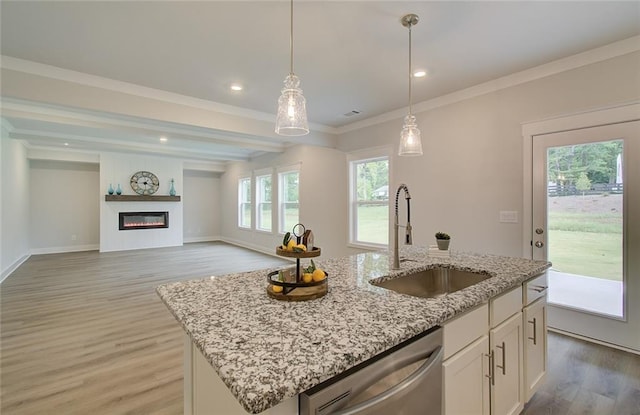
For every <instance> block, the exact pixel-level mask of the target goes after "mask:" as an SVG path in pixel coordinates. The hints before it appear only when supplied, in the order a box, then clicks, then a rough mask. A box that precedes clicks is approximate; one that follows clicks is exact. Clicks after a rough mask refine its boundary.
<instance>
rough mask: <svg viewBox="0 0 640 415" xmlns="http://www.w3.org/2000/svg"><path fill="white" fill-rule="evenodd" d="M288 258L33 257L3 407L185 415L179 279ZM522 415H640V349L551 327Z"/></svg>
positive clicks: (13, 315) (17, 286)
mask: <svg viewBox="0 0 640 415" xmlns="http://www.w3.org/2000/svg"><path fill="white" fill-rule="evenodd" d="M283 264H290V263H288V262H286V261H285V260H283V259H279V258H276V257H271V256H268V255H263V254H260V253H256V252H252V251H249V250H244V249H242V248H238V247H234V246H231V245H227V244H223V243H198V244H187V245H185V246H183V247H176V248H162V249H147V250H138V251H127V252H114V253H103V254H100V253H98V252H79V253H68V254H53V255H37V256H33V257H31V258H30V259H29V260H28V261H27V262H25V263H24V264H23V265H22V266H21V267H20V268H19V269H18V270H16V271H15V272H14V274H13V275H11V276H10V277H9V278H8V279H7V280H5V282H3V283H2V284H1V285H0V311H1V313H2V316H1V320H0V323H1V326H0V354H1V358H0V388H1V391H0V399H1V406H0V413H1V414H2V415H23V414H28V415H32V414H65V415H66V414H69V415H74V414H91V415H101V414H109V415H112V414H172V415H173V414H176V415H177V414H181V413H182V370H183V368H182V329H181V328H180V327H179V325H178V323H177V322H176V321H175V319H174V318H173V317H172V316H171V315H170V314H169V311H168V310H167V309H166V307H165V306H164V305H163V304H162V302H161V301H160V299H159V298H158V296H157V295H156V294H155V287H156V286H158V285H160V284H163V283H165V282H170V281H178V280H186V279H191V278H200V277H206V276H209V275H223V274H228V273H232V272H240V271H247V270H251V269H260V268H269V267H278V266H281V265H283ZM523 414H524V415H540V414H545V415H556V414H558V415H564V414H571V415H573V414H594V415H605V414H613V415H634V414H638V415H640V356H637V355H632V354H629V353H625V352H621V351H618V350H614V349H609V348H607V347H604V346H599V345H595V344H591V343H587V342H583V341H581V340H576V339H572V338H568V337H565V336H561V335H558V334H554V333H549V375H548V378H547V381H546V383H545V384H544V385H543V386H542V388H541V390H540V391H539V392H538V393H537V394H536V395H535V396H534V398H533V399H532V400H531V402H530V403H529V404H528V405H527V406H526V407H525V409H524V411H523Z"/></svg>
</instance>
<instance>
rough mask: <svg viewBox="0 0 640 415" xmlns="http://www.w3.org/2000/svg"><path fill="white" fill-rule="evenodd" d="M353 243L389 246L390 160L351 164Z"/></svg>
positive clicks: (351, 234) (382, 158)
mask: <svg viewBox="0 0 640 415" xmlns="http://www.w3.org/2000/svg"><path fill="white" fill-rule="evenodd" d="M349 170H350V171H349V177H350V183H349V185H350V186H349V187H350V202H351V209H350V215H349V220H350V228H351V232H350V243H352V244H365V245H387V244H388V243H389V157H387V156H384V157H375V158H367V159H359V160H352V161H350V162H349Z"/></svg>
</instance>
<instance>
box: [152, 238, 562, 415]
mask: <svg viewBox="0 0 640 415" xmlns="http://www.w3.org/2000/svg"><path fill="white" fill-rule="evenodd" d="M426 251H427V249H426V248H421V247H413V246H409V247H405V248H403V249H402V250H401V257H402V258H404V259H405V260H404V261H403V262H402V264H401V269H400V270H392V269H391V264H392V258H391V254H390V252H386V251H385V252H369V253H363V254H357V255H352V256H349V257H345V258H338V259H328V260H317V261H316V263H317V265H318V266H320V267H322V268H323V269H324V270H325V271H327V272H328V274H329V292H328V293H327V295H326V296H324V297H322V298H320V299H317V300H313V301H305V302H282V301H278V300H274V299H272V298H269V297H268V296H267V294H266V290H265V288H266V286H267V280H266V276H267V273H268V272H269V271H271V270H261V271H254V272H247V273H240V274H230V275H225V276H211V277H208V278H204V279H199V280H191V281H185V282H178V283H171V284H165V285H162V286H160V287H158V288H157V292H158V294H159V295H160V297H161V299H162V300H163V301H164V303H165V304H166V305H167V307H168V308H169V310H170V311H171V313H172V314H173V315H174V316H175V318H176V319H177V320H178V322H179V323H180V324H181V325H182V327H183V328H184V330H185V332H186V335H187V336H188V337H186V339H187V340H186V342H185V346H189V345H190V344H193V346H194V347H193V349H195V350H196V351H197V352H199V353H200V354H201V356H200V357H201V358H203V359H204V360H206V362H208V363H209V365H210V366H211V368H212V369H213V370H214V371H215V373H216V374H217V376H218V377H219V380H220V381H221V382H222V383H224V385H226V386H227V388H228V390H229V391H230V394H231V395H233V397H235V399H236V400H237V401H238V403H239V404H240V405H241V406H242V408H244V410H246V411H247V412H249V413H261V412H264V411H266V410H268V409H270V408H272V407H274V406H276V405H278V404H281V405H285V406H286V407H287V408H291V407H293V406H294V404H297V400H296V397H297V395H298V394H299V393H301V392H303V391H305V390H307V389H309V388H311V387H313V386H315V385H318V384H320V383H322V382H323V381H325V380H327V379H330V378H332V377H334V376H336V375H338V374H340V373H342V372H344V371H345V370H347V369H349V368H351V367H353V366H356V365H358V364H359V363H362V362H365V361H367V360H368V359H370V358H372V357H374V356H376V355H378V354H379V353H381V352H383V351H385V350H387V349H389V348H391V347H393V346H395V345H397V344H399V343H401V342H403V341H405V340H407V339H410V338H412V337H414V336H416V335H418V334H420V333H423V332H424V331H426V330H428V329H430V328H432V327H434V326H436V325H440V324H442V323H444V322H446V321H447V320H450V319H452V318H454V317H455V316H457V315H459V314H461V313H464V312H465V311H468V310H470V309H472V308H474V307H476V306H477V305H479V304H482V303H486V302H487V301H488V300H489V299H491V298H493V297H495V296H497V295H499V294H501V293H503V292H505V291H508V290H509V289H511V288H513V287H516V286H518V285H520V284H522V282H523V281H525V280H527V279H530V278H532V277H534V276H536V275H538V274H541V273H543V272H545V270H546V269H547V268H548V267H549V266H550V264H549V263H548V262H543V261H531V260H527V259H522V258H510V257H500V256H493V255H479V254H462V253H452V255H451V257H450V258H433V257H429V256H427V254H426ZM435 267H449V268H456V269H460V270H466V271H471V272H477V273H485V274H488V275H490V276H491V277H490V278H488V279H486V280H484V281H482V282H480V283H477V284H475V285H472V286H470V287H467V288H465V289H462V290H460V291H457V292H454V293H451V294H447V295H445V296H441V297H438V298H419V297H412V296H407V295H402V294H398V293H396V292H394V291H391V290H387V289H384V288H381V287H376V286H375V285H372V284H371V283H370V281H372V280H376V281H382V280H385V279H391V278H398V277H401V276H404V275H408V274H411V273H414V272H417V271H421V270H426V269H430V268H435ZM192 354H193V353H192V351H191V348H190V350H189V351H187V350H186V348H185V357H186V359H187V360H188V359H192V358H193V356H192ZM187 364H188V365H191V364H192V362H191V363H190V362H187ZM185 370H188V371H190V370H191V366H189V367H187V365H185ZM190 379H191V373H189V376H186V375H185V383H186V385H187V387H186V388H185V389H189V388H191V387H192V386H193V385H189V383H191V380H190ZM187 401H191V396H189V397H187V396H185V405H187V406H188V405H190V404H191V403H190V402H187ZM293 410H295V409H293ZM189 412H191V411H189ZM283 412H285V411H283Z"/></svg>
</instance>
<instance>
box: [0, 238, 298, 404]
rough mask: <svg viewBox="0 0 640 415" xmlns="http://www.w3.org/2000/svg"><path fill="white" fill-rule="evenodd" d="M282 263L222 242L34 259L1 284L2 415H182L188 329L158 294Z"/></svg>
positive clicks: (35, 257) (274, 258) (82, 253)
mask: <svg viewBox="0 0 640 415" xmlns="http://www.w3.org/2000/svg"><path fill="white" fill-rule="evenodd" d="M283 264H290V262H287V261H285V260H283V259H280V258H277V257H271V256H268V255H264V254H260V253H256V252H253V251H249V250H245V249H242V248H239V247H234V246H231V245H227V244H223V243H198V244H187V245H185V246H183V247H175V248H162V249H145V250H137V251H127V252H114V253H98V252H79V253H66V254H53V255H37V256H32V257H31V258H29V260H28V261H26V262H25V263H24V264H23V265H22V266H21V267H20V268H19V269H18V270H16V271H15V272H14V273H13V274H12V275H11V276H10V277H9V278H8V279H7V280H5V281H4V282H3V283H2V284H1V285H0V307H1V312H2V317H1V327H0V330H1V335H0V353H1V359H0V364H1V367H0V377H1V379H0V388H1V393H0V399H1V401H2V403H1V407H0V408H1V410H0V413H2V414H3V415H10V414H15V415H22V414H29V415H31V414H70V415H71V414H92V415H98V414H110V415H111V414H181V413H182V405H183V404H182V370H183V368H182V364H183V362H182V329H181V328H180V326H179V325H178V323H177V322H176V321H175V319H174V318H173V316H171V314H170V313H169V311H168V310H167V308H166V307H165V306H164V304H162V302H161V301H160V299H159V297H158V296H157V295H156V293H155V287H156V286H158V285H160V284H163V283H165V282H171V281H178V280H186V279H192V278H204V277H207V276H210V275H224V274H228V273H232V272H240V271H248V270H254V269H262V268H269V267H278V266H281V265H283Z"/></svg>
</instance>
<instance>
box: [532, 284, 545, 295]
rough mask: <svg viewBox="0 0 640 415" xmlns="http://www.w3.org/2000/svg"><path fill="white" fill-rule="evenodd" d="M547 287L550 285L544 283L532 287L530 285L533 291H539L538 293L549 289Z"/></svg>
mask: <svg viewBox="0 0 640 415" xmlns="http://www.w3.org/2000/svg"><path fill="white" fill-rule="evenodd" d="M547 288H549V287H546V286H544V285H532V286H531V287H529V289H530V290H533V291H535V292H538V293H543V292H545V291H546V290H547Z"/></svg>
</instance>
